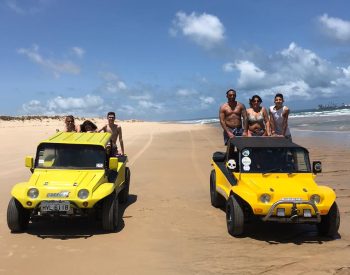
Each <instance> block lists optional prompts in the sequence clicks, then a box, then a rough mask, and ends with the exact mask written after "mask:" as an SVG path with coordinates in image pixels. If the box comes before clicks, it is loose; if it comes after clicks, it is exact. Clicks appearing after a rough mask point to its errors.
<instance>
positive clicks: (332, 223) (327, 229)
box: [317, 202, 340, 238]
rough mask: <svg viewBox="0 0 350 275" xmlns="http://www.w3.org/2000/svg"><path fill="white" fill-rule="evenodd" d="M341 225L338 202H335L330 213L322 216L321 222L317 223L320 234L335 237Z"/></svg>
mask: <svg viewBox="0 0 350 275" xmlns="http://www.w3.org/2000/svg"><path fill="white" fill-rule="evenodd" d="M339 226H340V214H339V209H338V206H337V204H336V202H334V203H333V205H332V207H331V209H330V210H329V212H328V214H327V215H325V216H321V222H320V223H319V224H317V228H318V234H319V235H320V236H327V237H331V238H333V237H335V236H336V235H337V234H338V229H339Z"/></svg>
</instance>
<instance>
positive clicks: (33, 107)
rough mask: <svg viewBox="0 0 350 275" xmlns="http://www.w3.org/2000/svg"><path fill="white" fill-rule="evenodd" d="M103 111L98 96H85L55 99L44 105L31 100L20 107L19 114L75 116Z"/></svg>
mask: <svg viewBox="0 0 350 275" xmlns="http://www.w3.org/2000/svg"><path fill="white" fill-rule="evenodd" d="M104 109H105V106H104V100H103V99H102V98H101V97H99V96H94V95H86V96H84V97H61V96H58V97H55V98H52V99H49V100H48V101H46V102H45V103H42V102H40V101H39V100H31V101H29V102H28V103H24V104H23V105H22V110H21V113H24V114H42V115H56V114H67V113H70V114H75V115H98V114H100V112H101V111H103V110H104Z"/></svg>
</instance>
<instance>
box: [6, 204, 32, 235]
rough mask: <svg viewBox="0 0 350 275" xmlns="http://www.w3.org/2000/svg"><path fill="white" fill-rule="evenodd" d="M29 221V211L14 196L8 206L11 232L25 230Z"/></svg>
mask: <svg viewBox="0 0 350 275" xmlns="http://www.w3.org/2000/svg"><path fill="white" fill-rule="evenodd" d="M28 223H29V211H28V210H27V209H25V208H24V207H23V206H22V205H21V204H20V202H19V201H18V200H16V199H15V198H12V199H11V200H10V202H9V205H8V207H7V225H8V227H9V228H10V230H11V232H23V231H24V230H26V229H27V227H28Z"/></svg>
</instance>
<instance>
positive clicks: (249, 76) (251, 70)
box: [235, 60, 266, 87]
mask: <svg viewBox="0 0 350 275" xmlns="http://www.w3.org/2000/svg"><path fill="white" fill-rule="evenodd" d="M235 67H236V68H237V69H238V70H239V71H240V76H239V78H238V85H239V86H241V87H242V86H247V85H249V83H256V82H260V81H261V80H262V79H264V78H265V76H266V73H265V72H264V71H262V70H261V69H260V68H258V67H257V66H256V65H255V64H254V63H252V62H250V61H242V60H240V61H238V62H236V63H235Z"/></svg>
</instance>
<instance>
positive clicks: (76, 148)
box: [34, 143, 107, 170]
mask: <svg viewBox="0 0 350 275" xmlns="http://www.w3.org/2000/svg"><path fill="white" fill-rule="evenodd" d="M50 147H51V148H50ZM69 148H71V149H72V150H73V152H79V153H81V152H84V150H86V149H89V150H90V153H91V152H93V151H96V152H97V154H96V157H97V158H98V159H100V161H98V163H96V164H95V166H94V167H92V166H75V165H67V166H54V160H51V162H52V165H51V166H43V165H40V163H39V162H41V161H42V163H44V161H45V160H41V159H40V157H43V154H41V152H42V151H43V150H44V149H51V150H56V151H55V156H56V157H57V150H64V149H66V150H67V149H69ZM70 154H72V152H70ZM86 155H88V154H87V152H86ZM82 156H84V155H80V156H77V159H75V160H74V161H75V162H76V163H77V162H79V161H80V160H82V161H83V158H81V157H82ZM65 158H67V156H65ZM86 159H88V158H85V160H86ZM97 165H98V167H97ZM106 167H107V155H106V150H105V148H104V147H103V146H100V145H90V144H71V143H41V144H39V146H38V148H37V152H36V156H35V161H34V168H35V169H62V170H103V169H106Z"/></svg>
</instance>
